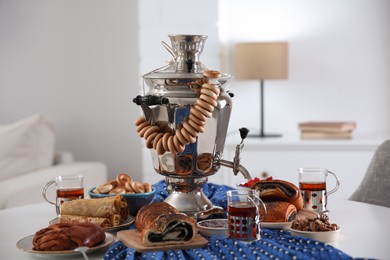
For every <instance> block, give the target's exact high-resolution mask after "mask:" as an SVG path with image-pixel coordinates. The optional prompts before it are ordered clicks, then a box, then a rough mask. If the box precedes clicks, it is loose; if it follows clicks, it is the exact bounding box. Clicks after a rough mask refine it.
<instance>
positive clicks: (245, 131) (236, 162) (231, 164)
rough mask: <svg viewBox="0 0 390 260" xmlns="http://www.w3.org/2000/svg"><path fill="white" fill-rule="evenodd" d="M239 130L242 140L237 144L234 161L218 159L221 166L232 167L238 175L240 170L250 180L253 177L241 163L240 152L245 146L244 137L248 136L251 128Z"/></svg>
mask: <svg viewBox="0 0 390 260" xmlns="http://www.w3.org/2000/svg"><path fill="white" fill-rule="evenodd" d="M239 130H240V136H241V142H240V143H239V144H238V145H237V146H236V152H235V155H234V159H233V161H232V162H231V161H227V160H223V159H220V160H219V161H218V164H219V165H221V166H226V167H229V168H232V169H233V173H234V175H237V173H239V172H240V173H241V174H242V175H243V176H244V178H245V179H247V180H250V179H252V177H251V175H250V173H249V172H248V170H247V169H246V168H245V167H244V166H243V165H241V164H240V159H241V158H240V154H241V151H242V149H243V148H244V139H245V138H246V137H247V136H248V133H249V129H248V128H245V127H242V128H240V129H239Z"/></svg>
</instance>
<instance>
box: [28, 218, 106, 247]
mask: <svg viewBox="0 0 390 260" xmlns="http://www.w3.org/2000/svg"><path fill="white" fill-rule="evenodd" d="M105 239H106V235H105V233H104V231H103V229H102V228H101V227H99V226H98V225H96V224H92V223H59V224H53V225H50V226H49V227H47V228H43V229H41V230H39V231H37V232H36V233H35V235H34V238H33V250H38V251H64V250H73V249H75V248H76V247H79V246H87V247H92V246H94V245H96V244H98V243H100V242H102V241H104V240H105Z"/></svg>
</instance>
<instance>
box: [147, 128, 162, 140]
mask: <svg viewBox="0 0 390 260" xmlns="http://www.w3.org/2000/svg"><path fill="white" fill-rule="evenodd" d="M159 130H160V128H158V126H155V125H152V126H151V127H150V128H149V129H148V130H146V132H145V133H144V138H145V139H148V138H149V135H151V134H152V133H156V132H159Z"/></svg>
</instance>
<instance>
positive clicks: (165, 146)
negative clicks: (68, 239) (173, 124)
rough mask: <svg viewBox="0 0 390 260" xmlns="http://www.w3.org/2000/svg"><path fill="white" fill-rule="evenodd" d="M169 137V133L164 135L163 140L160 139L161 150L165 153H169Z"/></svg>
mask: <svg viewBox="0 0 390 260" xmlns="http://www.w3.org/2000/svg"><path fill="white" fill-rule="evenodd" d="M170 136H171V134H170V133H165V134H164V136H163V138H162V145H163V148H164V150H165V151H167V152H168V151H169V147H168V138H169V137H170Z"/></svg>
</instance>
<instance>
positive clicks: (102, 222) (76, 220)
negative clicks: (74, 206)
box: [58, 215, 113, 228]
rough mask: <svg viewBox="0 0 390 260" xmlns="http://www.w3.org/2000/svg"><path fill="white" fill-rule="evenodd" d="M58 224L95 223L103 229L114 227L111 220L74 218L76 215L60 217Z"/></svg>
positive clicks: (86, 217) (85, 217) (84, 217)
mask: <svg viewBox="0 0 390 260" xmlns="http://www.w3.org/2000/svg"><path fill="white" fill-rule="evenodd" d="M58 223H93V224H96V225H98V226H100V227H101V228H108V227H112V226H113V225H112V224H111V221H110V219H109V218H99V217H88V216H74V215H60V216H59V218H58Z"/></svg>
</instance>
